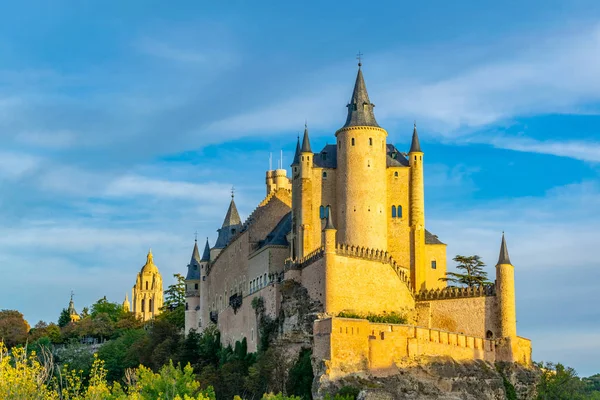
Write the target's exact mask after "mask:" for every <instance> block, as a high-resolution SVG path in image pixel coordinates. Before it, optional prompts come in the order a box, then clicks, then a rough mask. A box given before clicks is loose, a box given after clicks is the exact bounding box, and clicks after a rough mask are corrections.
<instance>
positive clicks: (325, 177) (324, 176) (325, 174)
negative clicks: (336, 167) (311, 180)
mask: <svg viewBox="0 0 600 400" xmlns="http://www.w3.org/2000/svg"><path fill="white" fill-rule="evenodd" d="M323 179H327V172H325V171H323Z"/></svg>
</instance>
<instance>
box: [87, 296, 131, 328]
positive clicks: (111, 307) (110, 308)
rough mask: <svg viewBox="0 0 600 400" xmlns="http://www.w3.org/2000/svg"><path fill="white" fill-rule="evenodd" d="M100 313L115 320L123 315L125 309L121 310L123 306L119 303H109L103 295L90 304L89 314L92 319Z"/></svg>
mask: <svg viewBox="0 0 600 400" xmlns="http://www.w3.org/2000/svg"><path fill="white" fill-rule="evenodd" d="M101 314H105V315H106V316H108V318H109V319H110V320H111V321H113V322H117V321H118V320H119V319H121V318H122V317H123V315H124V314H125V311H124V310H123V306H122V305H121V304H119V303H111V302H110V301H108V300H106V296H104V297H103V298H101V299H100V300H98V301H97V302H95V303H94V304H92V311H91V312H90V316H91V317H92V319H96V318H98V316H99V315H101Z"/></svg>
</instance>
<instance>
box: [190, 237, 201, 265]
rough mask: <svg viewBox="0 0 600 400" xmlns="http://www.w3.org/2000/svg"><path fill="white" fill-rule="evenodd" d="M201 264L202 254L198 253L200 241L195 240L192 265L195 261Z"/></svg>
mask: <svg viewBox="0 0 600 400" xmlns="http://www.w3.org/2000/svg"><path fill="white" fill-rule="evenodd" d="M194 260H196V261H198V262H200V253H199V252H198V240H194V250H193V251H192V260H191V261H190V264H191V263H192V262H193V261H194Z"/></svg>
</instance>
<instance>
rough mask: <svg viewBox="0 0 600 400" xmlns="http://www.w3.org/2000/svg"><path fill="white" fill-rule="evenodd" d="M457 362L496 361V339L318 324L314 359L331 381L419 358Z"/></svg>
mask: <svg viewBox="0 0 600 400" xmlns="http://www.w3.org/2000/svg"><path fill="white" fill-rule="evenodd" d="M422 356H427V357H451V358H453V359H454V360H457V361H463V360H485V361H490V362H494V361H495V360H496V344H495V342H494V341H493V340H486V339H484V338H481V337H474V336H469V335H462V334H459V333H453V332H447V331H443V330H438V329H428V328H421V327H415V326H411V325H396V324H379V323H370V322H369V321H367V320H364V319H348V318H335V317H334V318H327V319H321V320H317V321H315V323H314V348H313V357H314V358H315V360H316V361H317V362H319V361H321V360H322V361H323V363H324V364H325V365H324V366H325V370H326V373H327V374H328V376H329V378H330V379H335V378H336V377H341V376H344V375H347V374H352V373H357V372H371V373H377V372H383V371H385V370H388V369H390V368H393V367H395V366H396V365H398V364H400V363H402V361H403V360H406V359H411V358H416V357H422Z"/></svg>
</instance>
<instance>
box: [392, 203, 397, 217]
mask: <svg viewBox="0 0 600 400" xmlns="http://www.w3.org/2000/svg"><path fill="white" fill-rule="evenodd" d="M392 218H396V206H392Z"/></svg>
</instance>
